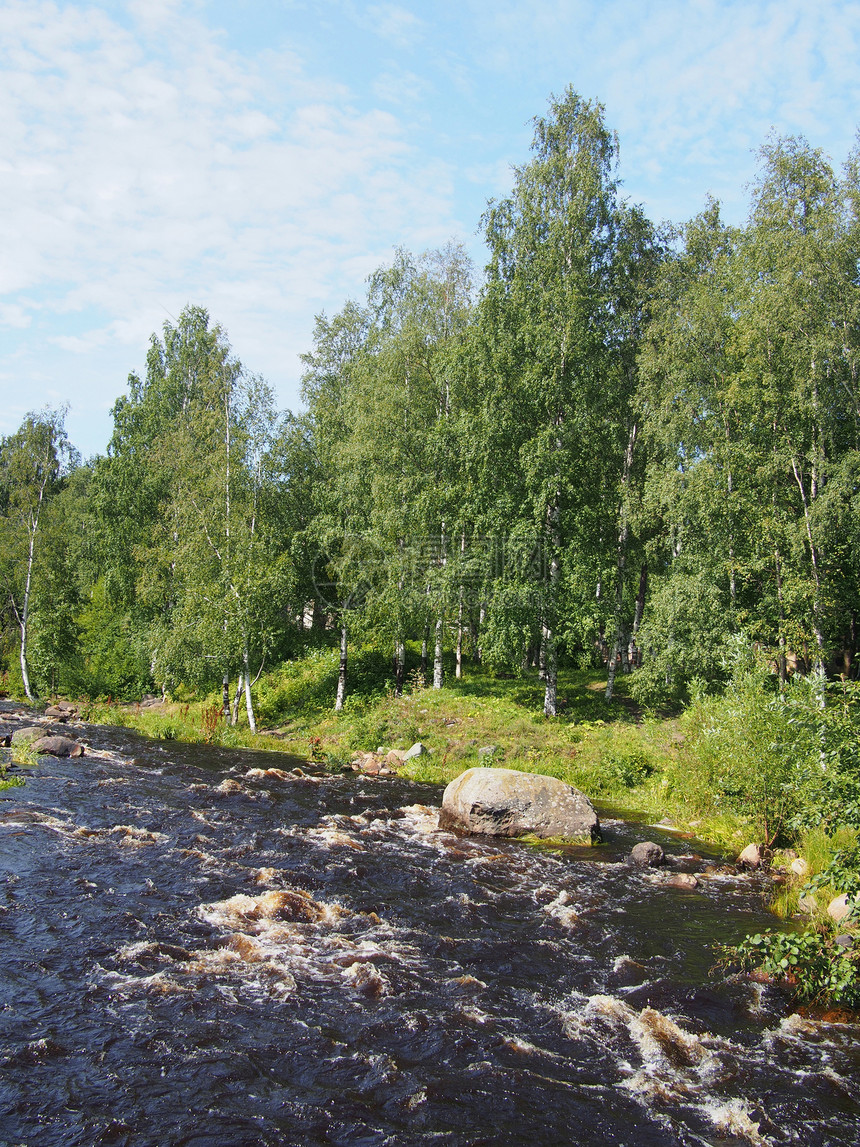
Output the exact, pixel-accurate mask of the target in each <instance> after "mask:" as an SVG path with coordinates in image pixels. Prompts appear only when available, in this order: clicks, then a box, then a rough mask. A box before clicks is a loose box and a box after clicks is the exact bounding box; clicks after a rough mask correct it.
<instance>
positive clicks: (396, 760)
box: [382, 749, 403, 770]
mask: <svg viewBox="0 0 860 1147" xmlns="http://www.w3.org/2000/svg"><path fill="white" fill-rule="evenodd" d="M382 763H383V765H384V766H385V767H386V769H389V770H396V769H397V768H399V766H400V765H402V764H403V754H402V753H399V752H397V750H396V749H392V750H391V752H389V753H386V754H385V756H384V757H383V758H382Z"/></svg>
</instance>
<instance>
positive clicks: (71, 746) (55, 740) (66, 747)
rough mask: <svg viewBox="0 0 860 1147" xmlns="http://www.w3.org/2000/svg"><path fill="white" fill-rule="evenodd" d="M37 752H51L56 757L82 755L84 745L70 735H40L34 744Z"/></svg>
mask: <svg viewBox="0 0 860 1147" xmlns="http://www.w3.org/2000/svg"><path fill="white" fill-rule="evenodd" d="M32 747H33V748H34V749H35V751H36V752H37V753H50V754H51V756H54V757H82V756H83V755H84V746H83V745H82V744H81V743H80V741H73V740H72V739H71V738H70V737H40V738H39V740H38V741H34V742H33V746H32Z"/></svg>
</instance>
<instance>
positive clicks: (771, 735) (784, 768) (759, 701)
mask: <svg viewBox="0 0 860 1147" xmlns="http://www.w3.org/2000/svg"><path fill="white" fill-rule="evenodd" d="M730 668H731V678H730V680H729V683H728V685H727V686H726V689H725V692H724V693H722V694H721V695H719V696H700V697H699V698H698V699H697V700H696V701H695V702H694V703H693V705H692V706H691V707H690V709H689V711H688V713H687V715H686V720H685V724H686V729H687V733H688V751H689V753H690V767H691V768H692V769H695V770H701V772H702V774H703V778H704V780H705V784H706V787H707V789H708V791H709V792H710V794H711V799H712V801H713V805H714V806H715V807H716V808H720V807H722V808H726V809H728V810H730V811H733V812H739V813H743V814H745V815H747V816H749V817H750V819H751V820H752V823H753V825H754V826H755V830H756V833H757V836H758V839H759V840H760V841H761V842H762V843H765V844H768V845H771V844H773V843H774V842H775V841H776V840H777V838H778V837H779V835H780V833H781V832H783V831H784V829H785V828H786V827H787V826H788V824H789V823H791V822H792V821H793V820H794V818H796V817H797V815H798V813H799V812H800V810H801V809H802V808H803V807H804V802H805V800H806V799H807V795H808V792H809V789H810V786H811V785H812V784H813V783H814V781H813V778H814V776H815V770H816V769H817V768H818V766H817V764H816V760H815V752H816V744H815V740H814V739H813V738H810V737H809V736H808V735H807V736H804V735H803V730H801V729H800V728H799V727H798V724H797V722H796V721H795V720H794V715H795V712H796V704H802V705H803V706H806V707H808V706H809V704H810V690H811V688H812V687H811V686H810V684H809V683H808V682H806V681H796V682H793V683H792V684H791V685H790V686H789V691H790V693H791V696H790V697H788V696H787V695H786V693H785V692H779V691H778V690H777V688H776V685H777V682H776V680H775V678H774V677H773V675H772V674H771V673H770V672H769V671H768V669H767V667H766V666H764V665H762V664H759V663H756V661H755V658H754V655H753V652H752V650H751V649H750V648H749V647H748V646H747V645H746V644H745V643H743V642H738V643H737V644H736V647H735V650H734V654H733V663H732V664H731V667H730ZM791 702H795V703H796V704H792V703H791ZM819 772H820V769H819Z"/></svg>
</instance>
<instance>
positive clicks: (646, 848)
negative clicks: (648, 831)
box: [630, 840, 666, 868]
mask: <svg viewBox="0 0 860 1147" xmlns="http://www.w3.org/2000/svg"><path fill="white" fill-rule="evenodd" d="M630 859H631V860H632V861H633V863H634V864H639V865H641V866H642V867H643V868H645V867H652V866H653V865H655V864H662V863H663V861H664V860H665V859H666V854H665V853H664V852H663V849H662V848H661V847H660V845H659V844H655V843H654V841H653V840H640V841H639V843H638V844H634V846H633V850H632V852H631V853H630Z"/></svg>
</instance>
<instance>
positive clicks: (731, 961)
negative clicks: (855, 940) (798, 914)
mask: <svg viewBox="0 0 860 1147" xmlns="http://www.w3.org/2000/svg"><path fill="white" fill-rule="evenodd" d="M718 951H719V952H720V960H719V964H718V967H721V968H724V969H725V968H729V967H731V966H732V965H736V966H739V967H740V968H741V969H742V970H743V971H748V972H753V971H758V972H763V973H764V974H765V975H766V976H770V977H772V978H773V979H774V980H781V981H785V982H787V983H790V984H791V985H792V987H793V989H794V993H795V995H796V996H797V998H798V999H800V1000H804V1001H810V1002H829V1003H834V1004H842V1005H844V1006H846V1007H851V1008H855V1007H857V1006H858V1005H860V950H857V949H855V948H847V949H846V948H843V947H841V946H840V945H839V944H837V943H836V942H835V940H834V938H833V937H832V936H830V935H827V934H823V933H820V932H814V931H807V932H804V933H787V932H772V931H770V930H768V931H767V932H757V933H756V934H755V935H754V936H747V938H746V939H745V940H743V941H742V942H741V943H740V944H738V945H737V946H732V947H728V946H721V947H720V948H719V949H718Z"/></svg>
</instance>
